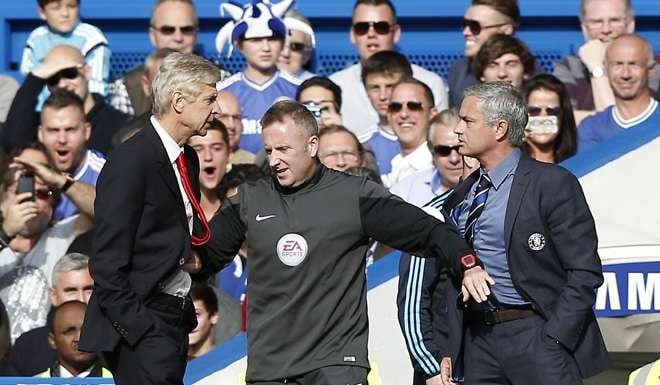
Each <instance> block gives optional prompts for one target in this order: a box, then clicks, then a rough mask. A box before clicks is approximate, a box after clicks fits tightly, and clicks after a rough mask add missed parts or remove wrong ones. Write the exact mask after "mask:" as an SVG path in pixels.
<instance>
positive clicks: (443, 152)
mask: <svg viewBox="0 0 660 385" xmlns="http://www.w3.org/2000/svg"><path fill="white" fill-rule="evenodd" d="M458 148H459V146H443V145H442V144H436V145H435V146H433V153H434V154H435V155H437V156H449V154H451V152H452V151H456V152H458Z"/></svg>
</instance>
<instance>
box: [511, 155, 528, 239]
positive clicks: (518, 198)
mask: <svg viewBox="0 0 660 385" xmlns="http://www.w3.org/2000/svg"><path fill="white" fill-rule="evenodd" d="M532 162H533V161H532V160H531V158H529V157H528V156H527V155H524V154H523V155H522V156H521V157H520V161H519V162H518V167H517V168H516V172H515V174H514V175H513V182H512V184H511V192H510V193H509V200H508V201H507V205H506V215H505V217H504V242H505V245H506V250H507V251H508V250H509V246H510V244H511V234H512V233H513V223H514V222H515V221H516V217H517V216H518V211H519V210H520V204H521V203H522V200H523V196H524V195H525V191H527V186H528V185H529V171H530V166H531V163H532Z"/></svg>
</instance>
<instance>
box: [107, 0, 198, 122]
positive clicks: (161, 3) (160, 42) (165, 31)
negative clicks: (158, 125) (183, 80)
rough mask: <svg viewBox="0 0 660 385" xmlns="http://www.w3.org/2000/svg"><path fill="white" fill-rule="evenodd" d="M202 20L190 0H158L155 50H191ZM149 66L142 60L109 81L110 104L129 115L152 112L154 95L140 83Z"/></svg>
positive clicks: (151, 22)
mask: <svg viewBox="0 0 660 385" xmlns="http://www.w3.org/2000/svg"><path fill="white" fill-rule="evenodd" d="M198 33H199V24H198V20H197V12H196V10H195V4H194V3H193V2H192V1H191V0H156V4H155V5H154V8H153V11H152V12H151V19H150V20H149V40H150V41H151V45H152V46H153V47H154V50H159V49H162V48H169V49H171V50H173V51H175V52H182V53H191V52H193V50H194V49H195V45H196V44H197V35H198ZM146 67H147V66H146V65H145V64H140V65H138V66H137V67H135V68H133V69H132V70H130V71H129V72H127V73H126V74H125V75H124V76H123V77H121V78H119V79H117V80H115V81H114V82H113V83H112V84H111V85H110V98H109V100H110V104H111V105H112V106H113V107H115V108H116V109H118V110H120V111H122V112H125V113H127V114H129V115H133V116H140V115H142V114H144V113H145V112H151V97H150V96H149V95H147V94H146V93H145V92H144V91H143V89H142V87H141V83H142V81H141V79H142V77H143V76H145V75H146V74H147V70H148V69H147V68H146Z"/></svg>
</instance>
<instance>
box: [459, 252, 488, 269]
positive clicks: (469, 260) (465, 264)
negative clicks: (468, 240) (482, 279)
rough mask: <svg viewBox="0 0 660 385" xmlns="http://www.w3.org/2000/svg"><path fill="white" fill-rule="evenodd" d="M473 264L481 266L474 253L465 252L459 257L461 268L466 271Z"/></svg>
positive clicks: (473, 265)
mask: <svg viewBox="0 0 660 385" xmlns="http://www.w3.org/2000/svg"><path fill="white" fill-rule="evenodd" d="M475 266H482V267H483V264H482V263H481V261H480V260H479V259H478V258H477V256H476V255H474V254H465V255H464V256H462V257H461V270H463V271H466V270H469V269H471V268H473V267H475Z"/></svg>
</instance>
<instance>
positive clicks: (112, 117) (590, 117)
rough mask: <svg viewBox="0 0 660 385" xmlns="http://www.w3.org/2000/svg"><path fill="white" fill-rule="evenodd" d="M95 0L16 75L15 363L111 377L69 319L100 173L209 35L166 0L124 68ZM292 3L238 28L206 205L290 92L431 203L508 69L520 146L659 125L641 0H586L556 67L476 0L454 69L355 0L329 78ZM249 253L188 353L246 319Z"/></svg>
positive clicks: (241, 172)
mask: <svg viewBox="0 0 660 385" xmlns="http://www.w3.org/2000/svg"><path fill="white" fill-rule="evenodd" d="M266 3H268V2H264V3H261V2H256V3H254V4H252V5H251V6H250V7H247V6H246V7H247V8H246V9H245V12H240V13H239V12H231V11H228V12H229V13H230V14H231V15H232V17H234V15H235V17H234V20H233V21H231V22H230V23H232V25H234V24H237V23H239V22H241V20H243V21H244V19H245V18H255V19H258V18H260V17H263V16H262V13H263V9H262V8H259V7H262V6H263V7H266V6H271V5H270V3H268V4H266ZM232 6H233V7H236V5H232ZM273 7H274V6H273ZM79 8H80V3H79V0H39V1H38V9H37V10H38V14H39V16H40V17H41V19H43V20H44V21H45V24H44V25H42V26H40V27H38V28H37V29H35V30H34V31H32V33H31V34H30V36H29V38H28V40H27V42H26V48H25V51H24V53H23V56H22V61H21V65H20V70H21V72H22V74H23V75H24V76H25V78H24V80H23V81H22V83H21V84H19V83H17V82H16V81H15V80H14V79H13V78H11V77H9V76H5V75H0V122H1V123H0V124H1V125H2V130H1V131H0V144H1V147H2V150H3V152H4V154H3V160H2V163H1V165H0V176H1V178H2V179H1V180H0V213H1V217H0V220H1V221H0V223H1V227H0V300H1V301H2V304H3V305H4V306H3V307H4V308H5V309H6V310H4V309H3V310H4V311H6V317H4V318H3V317H2V315H0V319H1V320H2V321H3V322H4V323H5V324H4V325H2V326H3V328H4V329H0V330H4V333H5V334H7V336H8V340H9V343H6V344H4V345H6V346H4V350H5V351H4V352H2V351H0V359H4V360H5V362H3V363H2V364H3V368H4V369H3V373H5V374H11V375H26V376H32V375H38V374H42V375H48V376H50V375H62V374H63V373H68V374H69V375H71V376H78V375H89V374H90V373H91V374H93V375H105V374H106V373H105V372H102V371H101V368H100V367H98V362H97V361H96V359H95V357H93V356H91V357H90V356H84V357H78V356H75V354H72V353H71V352H70V351H68V350H70V349H69V348H68V347H67V346H68V345H67V344H69V345H70V341H68V340H66V339H65V337H64V336H63V335H62V334H63V333H62V331H61V329H62V328H66V327H69V328H73V329H75V330H77V333H79V326H80V323H81V322H82V317H84V312H85V309H86V305H85V303H86V302H87V300H88V299H89V294H88V293H87V291H88V290H91V286H92V285H93V282H91V277H90V276H89V273H88V271H87V260H88V259H89V257H90V256H91V257H92V258H93V255H92V254H93V250H92V249H91V247H90V244H89V242H88V241H82V240H83V239H86V240H88V239H90V238H91V237H92V236H93V235H92V234H93V232H90V231H91V230H92V219H93V217H94V209H93V202H94V198H95V189H94V186H95V184H96V179H97V178H98V175H99V172H100V171H101V169H102V168H103V165H104V163H105V159H106V158H107V157H108V156H111V154H112V151H113V148H115V147H116V146H118V145H120V143H121V142H123V141H125V140H129V138H130V137H131V136H132V135H133V134H134V133H135V132H136V131H137V130H140V129H141V128H143V127H144V126H145V124H146V123H147V122H148V121H149V118H150V116H151V108H152V95H151V94H152V88H151V82H152V80H153V79H154V78H155V77H156V75H157V73H158V71H159V67H160V63H161V61H162V60H163V59H164V58H165V57H166V56H167V55H169V54H171V53H174V52H183V53H193V52H194V51H195V47H196V45H197V41H198V35H199V31H200V25H199V20H198V15H197V11H196V8H195V5H194V3H193V1H192V0H155V4H154V7H153V10H152V14H151V18H150V21H149V25H148V26H145V27H146V29H147V31H145V32H147V33H145V39H146V38H147V35H148V38H149V39H150V42H151V45H152V46H153V52H151V53H150V55H148V57H147V59H146V60H145V62H144V63H143V64H141V65H139V66H137V67H135V68H133V69H131V70H130V71H128V72H127V73H126V74H124V75H123V76H122V77H120V78H118V79H114V80H113V79H110V78H109V73H110V68H109V65H110V64H109V63H110V62H109V58H110V55H111V49H112V47H111V46H110V45H109V44H108V40H107V39H106V38H105V37H104V35H103V32H102V31H101V30H99V29H98V28H96V27H94V26H93V25H90V24H87V23H84V22H82V21H81V20H80V16H79ZM260 9H261V11H260ZM278 10H279V9H278ZM241 11H242V10H241ZM280 11H282V13H281V14H277V12H275V13H271V15H272V19H271V20H270V21H269V22H268V26H269V28H270V29H269V31H268V33H264V31H263V30H260V29H259V28H258V27H256V26H255V25H258V24H257V23H252V24H251V23H245V24H244V25H245V28H237V29H234V31H236V30H238V33H232V34H231V37H230V38H228V40H229V44H230V46H231V47H232V49H233V48H234V47H235V49H236V50H237V51H239V52H240V53H241V54H242V55H243V56H244V57H245V61H246V67H245V68H244V69H243V70H242V71H240V72H237V73H234V74H230V73H228V72H227V71H224V70H223V78H222V80H221V81H220V82H219V83H218V85H217V89H218V91H219V92H218V96H217V100H216V101H217V103H218V104H219V106H220V108H219V109H220V113H219V114H218V115H217V120H215V121H214V124H213V125H212V127H211V128H210V129H209V131H208V133H207V135H206V136H205V137H193V138H191V139H190V141H189V143H188V144H189V145H190V146H192V147H193V148H194V149H195V151H196V152H197V155H198V157H199V162H200V175H199V179H200V185H201V201H200V203H201V206H202V208H203V210H204V213H205V214H206V217H207V218H211V217H213V215H214V213H215V212H216V211H217V210H218V209H219V207H220V206H221V203H222V199H223V198H224V197H227V196H231V195H232V194H235V191H236V188H237V186H238V185H239V184H240V183H242V182H244V181H251V180H255V179H258V178H263V177H266V176H267V175H268V167H267V161H266V155H265V153H264V151H263V149H262V147H263V146H262V141H261V127H260V123H259V121H260V119H261V118H262V115H263V114H264V112H265V111H266V110H267V109H268V108H269V107H270V106H271V105H272V104H273V103H274V102H275V101H278V100H280V99H282V98H291V99H295V100H297V101H299V102H300V103H302V104H303V105H305V106H306V107H307V108H308V109H309V110H310V111H311V112H312V113H313V114H314V116H315V117H316V120H317V123H318V125H319V127H320V129H321V131H320V134H319V150H318V158H319V160H320V161H321V162H322V163H323V164H324V165H325V166H327V167H329V168H333V169H337V170H341V171H346V172H349V173H354V174H358V175H368V176H369V177H370V178H372V179H374V180H377V181H379V182H382V184H384V185H385V186H386V187H388V188H391V191H392V192H393V193H395V194H397V195H399V196H401V197H402V198H404V199H405V200H408V201H409V202H411V203H413V204H415V205H418V206H423V205H424V204H425V203H427V202H428V201H429V200H431V199H433V198H435V197H438V196H442V195H443V194H446V193H447V192H448V191H451V189H452V188H453V187H454V186H455V185H456V184H457V183H458V180H459V177H460V176H461V175H464V173H465V168H466V167H468V168H470V167H473V166H471V165H467V164H465V163H464V160H463V158H462V157H461V156H460V155H459V154H458V151H457V148H458V139H457V136H456V134H455V133H454V132H453V130H454V127H455V126H456V125H457V124H458V122H459V121H460V119H461V117H460V116H459V114H458V109H459V108H460V105H461V101H462V98H463V90H464V89H465V88H467V87H469V86H471V85H473V84H475V83H479V82H492V81H502V82H507V83H510V84H512V85H513V86H514V87H515V88H516V89H518V90H519V91H520V92H521V94H522V95H523V97H524V99H525V100H526V102H527V111H528V115H529V118H530V119H529V123H528V126H527V128H526V130H525V142H524V145H523V148H522V150H523V151H524V152H525V153H526V154H528V155H530V156H531V157H533V158H535V159H537V160H539V161H542V162H548V163H559V162H562V161H563V160H565V159H568V158H570V157H571V156H574V155H575V154H576V153H578V152H582V151H586V150H588V149H589V148H592V147H594V146H596V145H598V144H599V143H601V142H606V141H607V140H609V139H610V138H612V137H614V136H616V135H617V134H619V133H620V132H623V131H626V130H630V129H633V128H639V129H646V128H648V127H653V128H655V129H657V127H659V126H660V109H659V108H658V101H657V100H656V98H657V97H658V95H659V93H658V88H659V86H660V71H656V68H655V67H656V62H657V61H658V60H660V57H658V55H656V54H654V51H653V47H652V46H651V44H650V43H649V42H648V41H647V40H645V39H644V38H642V37H641V36H639V35H636V34H635V17H634V11H633V9H632V5H631V3H630V1H629V0H582V2H581V7H580V9H579V15H578V16H579V20H580V25H581V28H582V32H583V34H584V38H585V42H584V44H583V45H582V46H581V47H580V49H579V51H578V54H577V55H571V56H567V57H565V58H563V59H562V60H561V61H560V62H558V63H556V65H555V67H554V72H553V74H546V73H543V69H542V68H541V67H540V66H539V64H538V62H536V61H535V57H534V52H533V51H532V50H530V49H529V47H528V46H527V45H526V44H525V42H524V41H522V40H521V39H520V38H519V37H516V35H515V33H516V31H517V30H518V28H519V26H520V22H521V18H522V17H524V15H521V14H520V10H519V7H518V4H517V1H516V0H473V1H472V3H471V5H470V6H469V8H468V9H466V11H465V16H464V20H463V22H462V24H461V28H462V35H463V38H464V40H465V51H464V54H465V56H464V57H463V58H461V59H459V60H458V61H457V62H455V63H454V65H453V66H452V67H451V70H450V72H449V76H448V78H447V79H446V80H444V79H443V78H442V77H440V76H439V75H438V74H436V73H433V72H432V71H429V70H428V69H425V68H423V67H421V66H419V65H416V64H413V63H410V61H409V60H408V58H407V57H406V56H405V55H403V54H401V53H399V52H397V51H396V45H397V43H398V42H399V41H400V39H401V37H402V34H403V32H404V31H403V28H402V26H401V25H400V24H399V22H398V21H397V13H396V8H395V6H394V4H393V3H392V2H391V1H389V0H357V1H356V2H355V5H354V7H353V9H352V21H351V28H350V31H349V37H350V42H351V43H353V44H354V45H355V49H356V51H357V53H358V55H359V62H358V63H355V64H353V65H351V66H349V67H347V68H345V69H343V70H341V71H338V72H336V73H334V74H332V75H330V76H329V77H321V76H317V75H316V74H314V73H313V66H312V64H313V58H314V53H315V50H318V49H319V42H318V41H317V39H316V36H315V33H314V30H313V23H312V22H310V20H308V19H307V18H305V17H304V16H303V15H301V14H300V13H298V12H296V11H293V10H286V9H282V10H280ZM283 12H286V13H283ZM221 32H222V31H221ZM223 44H224V43H223ZM222 48H223V47H222V46H221V47H219V49H222ZM230 53H231V49H230ZM465 162H467V161H465ZM81 234H82V235H81ZM78 236H81V237H86V238H79V239H81V244H84V246H83V247H81V250H75V251H77V252H78V253H70V252H71V250H70V246H72V245H74V244H75V242H74V240H75V239H76V237H78ZM372 251H373V250H372ZM373 255H374V254H372V255H371V257H373ZM247 261H249V256H248V247H247V245H243V247H242V248H241V251H240V252H239V254H237V255H236V258H235V260H234V262H233V263H232V264H231V265H229V266H228V267H227V268H225V269H224V270H223V271H221V272H220V273H219V274H218V275H217V277H216V279H214V280H213V281H212V282H210V283H209V285H210V286H205V285H200V286H195V288H194V289H193V291H192V297H193V300H194V304H195V307H196V309H197V314H198V322H199V326H198V328H197V329H196V330H195V331H193V333H191V335H190V352H189V358H190V359H194V358H195V357H198V356H200V355H202V354H204V353H206V352H208V351H209V350H210V349H211V348H212V347H213V346H214V344H215V343H217V342H221V341H224V340H226V339H228V338H230V337H231V336H233V335H235V334H236V333H238V332H239V331H240V330H245V322H246V320H245V306H247V301H248V299H247V293H246V285H247V283H246V281H247V271H248V263H247ZM65 305H66V306H65ZM54 309H56V310H54ZM67 338H68V337H67ZM10 345H13V348H12V349H11V350H10V353H9V354H7V349H9V346H10ZM0 349H2V344H0ZM35 352H38V353H35ZM28 356H31V357H30V359H27V357H28ZM26 363H30V365H26Z"/></svg>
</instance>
